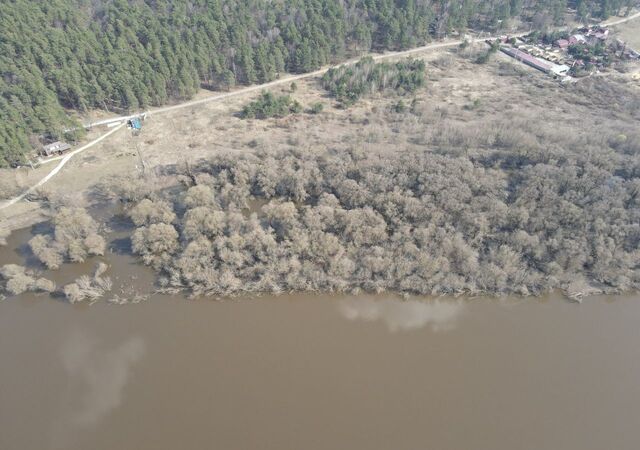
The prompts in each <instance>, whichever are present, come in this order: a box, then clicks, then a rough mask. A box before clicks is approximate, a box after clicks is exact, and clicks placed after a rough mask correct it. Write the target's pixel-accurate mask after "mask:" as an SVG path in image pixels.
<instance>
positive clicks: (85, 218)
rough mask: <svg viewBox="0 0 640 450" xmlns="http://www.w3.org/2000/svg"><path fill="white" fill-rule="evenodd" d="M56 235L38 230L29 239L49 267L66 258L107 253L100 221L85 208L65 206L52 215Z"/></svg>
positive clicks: (60, 262)
mask: <svg viewBox="0 0 640 450" xmlns="http://www.w3.org/2000/svg"><path fill="white" fill-rule="evenodd" d="M52 224H53V236H51V235H49V234H37V235H35V236H34V237H33V238H31V240H30V241H29V246H30V247H31V251H32V252H33V254H34V255H35V256H36V257H37V258H38V259H39V260H40V261H41V262H42V263H43V264H44V265H46V266H47V268H49V269H57V268H59V267H60V265H61V264H62V263H63V262H65V260H68V261H72V262H82V261H84V260H85V259H86V258H87V257H88V256H90V255H103V254H104V251H105V246H106V244H105V241H104V238H103V237H102V236H101V235H100V234H99V233H98V224H97V223H96V221H95V220H93V218H92V217H91V216H90V215H89V214H88V213H87V211H85V210H84V209H83V208H68V207H62V208H60V210H59V211H58V212H57V214H56V215H55V216H54V217H53V219H52Z"/></svg>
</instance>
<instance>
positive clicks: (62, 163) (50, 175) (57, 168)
mask: <svg viewBox="0 0 640 450" xmlns="http://www.w3.org/2000/svg"><path fill="white" fill-rule="evenodd" d="M120 128H122V125H119V126H117V127H115V128H114V129H113V130H111V131H109V132H108V133H105V134H103V135H102V136H100V137H99V138H97V139H95V140H93V141H91V142H89V143H88V144H85V145H83V146H82V147H80V148H78V149H76V150H74V151H72V152H70V153H68V154H67V155H66V156H64V157H63V158H62V159H61V160H60V162H59V163H58V165H57V166H55V167H54V168H53V169H52V170H51V172H49V173H48V174H47V175H46V176H45V177H44V178H42V179H41V180H40V181H38V182H37V183H36V184H34V185H33V186H31V187H30V188H29V189H27V190H26V191H24V192H23V193H22V194H20V195H18V196H17V197H14V198H12V199H11V200H8V201H6V202H4V203H2V204H1V205H0V209H4V208H7V207H9V206H11V205H13V204H15V203H18V202H19V201H20V200H22V199H23V198H25V197H26V196H27V195H29V194H31V193H32V192H33V191H35V190H36V189H38V188H39V187H40V186H42V185H43V184H45V183H46V182H47V181H49V180H50V179H51V178H53V177H54V176H55V175H56V174H57V173H58V172H60V170H62V168H63V167H64V166H65V164H67V163H68V162H69V160H70V159H71V158H73V157H74V156H75V155H77V154H78V153H80V152H83V151H85V150H86V149H88V148H90V147H93V146H94V145H96V144H97V143H98V142H100V141H102V140H104V139H106V138H108V137H109V136H111V135H112V134H113V133H115V132H116V131H118V130H119V129H120Z"/></svg>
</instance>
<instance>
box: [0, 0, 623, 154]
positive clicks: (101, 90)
mask: <svg viewBox="0 0 640 450" xmlns="http://www.w3.org/2000/svg"><path fill="white" fill-rule="evenodd" d="M626 1H627V0H592V1H586V0H581V2H582V3H580V5H585V6H581V8H582V9H584V11H585V12H584V14H587V15H588V14H593V15H596V16H603V15H607V14H610V13H613V12H617V11H618V10H620V8H621V5H622V4H625V2H626ZM523 4H524V3H523V2H521V1H520V0H492V1H490V2H487V1H480V0H452V1H447V2H439V1H433V0H421V1H416V0H346V1H339V0H286V1H278V2H272V1H267V0H249V1H246V0H242V1H241V0H171V1H169V0H144V1H143V0H137V1H133V0H130V1H126V0H98V1H96V0H51V1H46V2H45V1H42V2H34V1H27V0H16V1H11V2H2V14H1V15H0V74H1V76H0V94H1V95H0V115H1V116H2V121H0V166H5V165H7V164H9V163H12V162H17V161H20V160H21V159H22V158H23V155H24V152H25V151H26V150H27V149H29V148H31V147H32V146H35V145H36V144H37V142H38V138H40V137H44V138H46V139H54V138H58V137H61V136H62V135H64V130H66V129H69V128H71V125H72V123H71V121H70V120H69V119H68V118H67V114H66V113H65V108H69V109H73V110H78V111H85V110H86V109H88V108H101V109H105V110H110V111H113V110H115V111H121V110H135V109H138V108H143V107H147V106H149V105H159V104H162V103H165V102H167V101H168V100H170V99H184V98H188V97H190V96H191V95H193V94H194V93H195V92H196V90H197V89H198V88H199V87H200V86H201V85H205V86H210V87H213V88H224V87H229V86H231V85H233V84H235V83H242V84H248V83H256V82H264V81H269V80H272V79H274V78H275V77H277V76H278V74H279V73H282V72H283V71H285V70H286V71H290V72H306V71H309V70H312V69H315V68H317V67H319V66H320V65H323V64H326V63H328V62H334V61H339V60H340V59H342V58H344V57H345V56H348V55H350V54H353V53H357V52H361V51H367V50H371V49H373V50H381V49H402V48H407V47H412V46H416V45H418V44H422V43H424V42H426V41H428V40H429V39H430V38H431V37H433V36H435V37H442V36H444V35H445V34H446V33H448V32H449V31H451V30H453V29H461V28H464V27H467V26H472V27H476V28H482V29H489V28H496V27H497V26H499V25H500V24H502V23H504V20H505V19H508V18H509V17H511V16H516V15H521V14H523V15H524V16H525V17H524V18H525V19H531V18H533V17H535V18H536V20H538V19H539V20H542V21H543V22H545V20H546V22H545V23H557V22H559V21H561V20H562V15H563V14H564V11H565V7H566V5H567V4H566V0H538V1H534V2H528V3H526V5H527V8H526V10H523ZM599 5H606V6H599ZM585 8H586V9H585ZM582 9H581V10H582ZM547 19H548V20H547ZM541 23H542V22H541ZM67 138H70V139H73V136H68V137H67Z"/></svg>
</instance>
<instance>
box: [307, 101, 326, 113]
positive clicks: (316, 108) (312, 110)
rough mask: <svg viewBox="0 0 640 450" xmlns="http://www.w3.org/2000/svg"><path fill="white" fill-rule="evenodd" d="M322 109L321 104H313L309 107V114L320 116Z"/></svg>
mask: <svg viewBox="0 0 640 450" xmlns="http://www.w3.org/2000/svg"><path fill="white" fill-rule="evenodd" d="M323 109H324V105H323V104H322V103H320V102H315V103H314V104H313V105H311V108H309V112H310V113H311V114H320V113H321V112H322V110H323Z"/></svg>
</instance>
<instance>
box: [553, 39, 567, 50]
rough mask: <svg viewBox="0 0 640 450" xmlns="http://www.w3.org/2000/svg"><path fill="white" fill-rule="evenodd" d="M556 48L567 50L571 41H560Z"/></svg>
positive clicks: (557, 42)
mask: <svg viewBox="0 0 640 450" xmlns="http://www.w3.org/2000/svg"><path fill="white" fill-rule="evenodd" d="M556 47H560V48H562V49H565V48H567V47H569V41H567V40H566V39H558V40H557V41H556Z"/></svg>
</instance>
